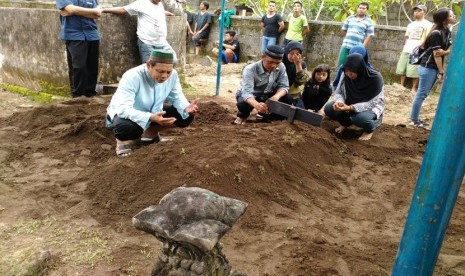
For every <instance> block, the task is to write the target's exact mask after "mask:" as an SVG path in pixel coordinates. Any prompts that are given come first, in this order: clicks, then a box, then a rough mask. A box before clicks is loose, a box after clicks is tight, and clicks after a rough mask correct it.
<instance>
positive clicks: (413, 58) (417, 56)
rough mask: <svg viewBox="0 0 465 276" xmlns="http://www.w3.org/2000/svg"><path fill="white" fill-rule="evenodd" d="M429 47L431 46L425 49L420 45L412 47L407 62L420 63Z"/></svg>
mask: <svg viewBox="0 0 465 276" xmlns="http://www.w3.org/2000/svg"><path fill="white" fill-rule="evenodd" d="M430 49H431V47H429V48H428V49H426V50H425V49H424V48H423V47H421V45H418V46H417V47H415V48H413V51H412V53H411V54H410V56H409V58H408V63H410V64H412V65H418V64H420V62H421V59H422V58H423V56H424V55H425V54H426V53H427V52H429V50H430Z"/></svg>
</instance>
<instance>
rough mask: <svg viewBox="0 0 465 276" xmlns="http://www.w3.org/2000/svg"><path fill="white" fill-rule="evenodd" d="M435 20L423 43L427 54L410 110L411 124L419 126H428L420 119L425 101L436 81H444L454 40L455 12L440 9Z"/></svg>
mask: <svg viewBox="0 0 465 276" xmlns="http://www.w3.org/2000/svg"><path fill="white" fill-rule="evenodd" d="M433 21H434V25H433V28H432V29H431V32H430V33H429V34H428V36H427V37H426V40H425V42H424V43H423V45H422V46H423V49H425V51H426V54H425V55H424V56H423V57H422V59H421V61H420V66H419V67H418V75H419V82H418V90H417V93H416V94H415V99H414V100H413V103H412V110H411V112H410V121H411V122H410V125H413V126H414V127H418V128H424V127H425V126H426V124H425V123H424V122H423V120H421V119H420V110H421V106H422V105H423V101H424V100H425V99H426V97H428V95H429V92H430V91H431V89H432V88H433V86H434V83H436V82H438V83H442V82H443V81H444V67H443V64H444V56H447V55H449V54H450V49H449V47H450V46H451V44H452V42H451V40H450V38H451V31H450V29H449V25H450V24H453V23H454V22H455V15H454V12H453V11H452V10H451V9H449V8H444V9H440V10H438V11H436V12H435V13H434V14H433Z"/></svg>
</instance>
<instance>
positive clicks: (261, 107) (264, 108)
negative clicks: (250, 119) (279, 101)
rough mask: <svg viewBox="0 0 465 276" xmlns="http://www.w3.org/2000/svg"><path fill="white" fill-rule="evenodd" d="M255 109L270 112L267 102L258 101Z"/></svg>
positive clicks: (260, 111)
mask: <svg viewBox="0 0 465 276" xmlns="http://www.w3.org/2000/svg"><path fill="white" fill-rule="evenodd" d="M255 109H256V110H257V112H258V113H269V111H268V106H267V105H266V103H258V104H256V105H255Z"/></svg>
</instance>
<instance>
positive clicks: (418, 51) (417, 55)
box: [408, 30, 449, 65]
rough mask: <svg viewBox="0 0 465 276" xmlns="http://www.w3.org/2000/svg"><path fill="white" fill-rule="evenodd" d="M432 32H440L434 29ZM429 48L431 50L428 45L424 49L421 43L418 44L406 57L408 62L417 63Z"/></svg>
mask: <svg viewBox="0 0 465 276" xmlns="http://www.w3.org/2000/svg"><path fill="white" fill-rule="evenodd" d="M433 32H440V31H438V30H434V31H432V33H433ZM441 36H442V33H441ZM443 40H444V38H443ZM447 42H449V40H447ZM447 42H446V43H447ZM446 45H447V44H446ZM430 50H431V47H428V48H427V49H426V50H425V49H424V48H423V47H422V45H418V46H417V47H415V48H413V51H412V53H411V54H410V56H409V58H408V63H410V64H411V65H419V64H420V62H421V59H422V58H423V56H424V55H426V54H427V53H428V52H429V51H430Z"/></svg>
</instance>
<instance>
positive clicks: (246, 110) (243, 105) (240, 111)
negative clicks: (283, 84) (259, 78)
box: [236, 94, 294, 120]
mask: <svg viewBox="0 0 465 276" xmlns="http://www.w3.org/2000/svg"><path fill="white" fill-rule="evenodd" d="M271 96H273V95H271V94H270V95H266V94H261V95H256V96H255V100H256V101H257V102H260V103H264V102H266V100H268V99H269V98H270V97H271ZM236 101H237V103H236V106H237V117H239V118H243V119H247V117H249V115H250V112H252V110H253V107H252V106H251V105H250V104H248V103H247V102H246V101H244V100H243V99H242V96H241V95H236ZM279 101H280V102H282V103H286V104H291V105H292V102H293V101H294V99H293V98H292V97H291V96H290V95H288V94H286V95H284V96H283V97H281V99H279ZM262 115H263V117H265V118H266V119H268V120H285V119H286V117H283V116H281V115H278V114H274V113H271V114H262Z"/></svg>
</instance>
